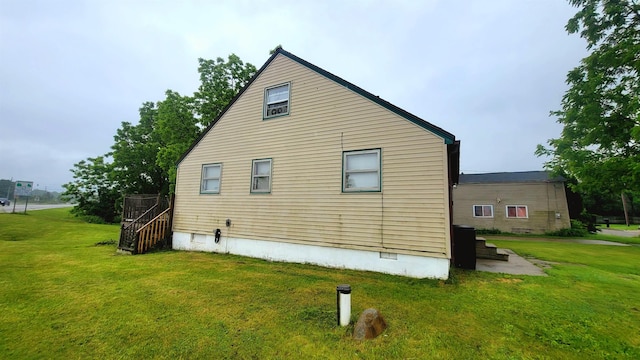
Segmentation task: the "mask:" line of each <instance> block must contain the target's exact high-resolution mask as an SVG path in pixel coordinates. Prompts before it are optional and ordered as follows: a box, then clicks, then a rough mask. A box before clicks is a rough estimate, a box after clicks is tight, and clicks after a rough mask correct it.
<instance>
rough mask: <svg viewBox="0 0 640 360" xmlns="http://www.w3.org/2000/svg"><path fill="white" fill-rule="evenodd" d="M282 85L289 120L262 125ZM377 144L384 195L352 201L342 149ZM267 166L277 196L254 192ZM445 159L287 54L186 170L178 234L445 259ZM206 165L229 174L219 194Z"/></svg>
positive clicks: (439, 147)
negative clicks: (207, 186) (255, 164)
mask: <svg viewBox="0 0 640 360" xmlns="http://www.w3.org/2000/svg"><path fill="white" fill-rule="evenodd" d="M283 82H290V83H291V87H290V104H289V115H286V116H280V117H276V118H270V119H266V120H263V116H262V111H263V99H264V89H265V88H266V87H269V86H272V85H275V84H280V83H283ZM378 148H379V149H381V159H382V167H381V171H382V181H381V186H382V191H381V192H367V193H342V154H343V151H351V150H364V149H378ZM264 158H270V159H272V183H271V193H270V194H251V193H250V185H251V162H252V160H254V159H264ZM446 161H447V159H446V145H444V141H443V139H442V138H440V137H437V136H435V135H434V134H432V133H430V132H428V131H426V130H424V129H422V128H420V127H418V126H416V125H414V124H412V123H411V122H409V121H407V120H406V119H403V118H401V117H399V116H397V115H395V114H393V113H392V112H390V111H388V110H386V109H384V108H383V107H381V106H379V105H377V104H375V103H373V102H371V101H369V100H367V99H365V98H363V97H361V96H360V95H358V94H356V93H354V92H352V91H350V90H348V89H345V88H344V87H342V86H340V85H339V84H337V83H335V82H333V81H331V80H329V79H326V78H324V77H323V76H321V75H319V74H317V73H315V72H313V71H311V70H309V69H307V68H305V67H303V66H301V65H299V64H297V63H295V62H293V61H291V60H289V59H288V58H286V57H283V56H279V57H277V58H276V59H274V61H273V62H272V63H271V65H270V66H269V67H268V68H267V69H265V70H264V71H263V73H262V74H261V75H260V76H259V77H258V78H257V79H256V80H255V81H254V82H253V84H252V85H251V87H250V88H248V89H247V90H246V91H245V92H244V93H243V95H242V96H241V97H240V98H239V99H238V100H237V101H236V102H235V104H234V105H233V106H232V107H231V108H230V109H229V111H228V112H227V113H226V114H225V115H224V116H223V117H222V118H221V119H220V120H219V121H218V123H217V124H216V125H215V126H214V127H213V128H212V129H211V131H209V133H208V134H207V135H206V136H205V137H204V138H203V139H202V140H201V141H200V142H199V143H198V145H197V146H196V147H195V148H194V149H193V150H192V151H191V152H190V153H189V155H187V156H186V157H185V158H184V159H183V161H182V162H181V163H180V165H179V171H178V182H177V186H176V201H175V213H174V214H175V215H174V230H175V231H183V232H191V233H203V234H211V233H213V232H214V231H215V229H216V228H220V229H221V230H222V234H223V236H225V237H235V238H247V239H258V240H274V241H284V242H293V243H302V244H314V245H322V246H335V247H344V248H355V249H367V250H374V251H391V252H398V253H410V254H425V253H426V254H427V255H428V256H435V257H445V258H446V257H448V256H449V250H448V246H449V244H448V242H449V223H448V221H449V220H448V191H447V185H446V184H447V166H446ZM207 163H220V164H222V166H223V168H224V171H223V174H222V179H221V187H220V194H219V195H216V196H215V197H212V196H206V195H200V194H199V189H200V179H201V173H200V172H201V167H202V164H207ZM226 219H231V223H232V225H231V227H230V228H226V227H225V220H226Z"/></svg>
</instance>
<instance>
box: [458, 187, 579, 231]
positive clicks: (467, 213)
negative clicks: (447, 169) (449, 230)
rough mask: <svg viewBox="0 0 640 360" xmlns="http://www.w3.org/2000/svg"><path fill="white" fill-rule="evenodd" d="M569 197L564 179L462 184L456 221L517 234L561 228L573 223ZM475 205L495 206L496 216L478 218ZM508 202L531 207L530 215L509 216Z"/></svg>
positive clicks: (528, 210)
mask: <svg viewBox="0 0 640 360" xmlns="http://www.w3.org/2000/svg"><path fill="white" fill-rule="evenodd" d="M566 199H567V197H566V193H565V190H564V185H563V183H561V182H548V183H547V182H523V183H501V184H459V185H458V186H457V188H455V189H454V190H453V223H454V224H458V225H470V226H473V227H475V228H477V229H494V228H495V229H499V230H501V231H506V232H513V233H544V232H547V231H554V230H559V229H562V228H567V227H569V226H570V221H569V209H568V206H567V200H566ZM498 200H499V201H498ZM473 205H493V218H489V217H474V216H473ZM507 205H525V206H527V212H528V218H507V215H506V211H507V210H506V206H507ZM556 213H559V214H560V218H556Z"/></svg>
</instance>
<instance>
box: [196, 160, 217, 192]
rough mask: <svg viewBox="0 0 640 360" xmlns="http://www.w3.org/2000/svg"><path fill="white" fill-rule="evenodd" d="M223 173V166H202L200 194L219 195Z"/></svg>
mask: <svg viewBox="0 0 640 360" xmlns="http://www.w3.org/2000/svg"><path fill="white" fill-rule="evenodd" d="M221 173H222V164H208V165H202V182H201V184H200V192H201V193H203V194H219V193H220V175H221Z"/></svg>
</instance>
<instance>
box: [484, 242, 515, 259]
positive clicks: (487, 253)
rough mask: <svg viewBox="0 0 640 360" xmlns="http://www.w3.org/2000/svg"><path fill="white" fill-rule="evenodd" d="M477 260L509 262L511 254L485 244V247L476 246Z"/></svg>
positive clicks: (492, 245)
mask: <svg viewBox="0 0 640 360" xmlns="http://www.w3.org/2000/svg"><path fill="white" fill-rule="evenodd" d="M476 258H478V259H491V260H502V261H509V254H508V253H507V252H506V251H504V250H502V249H498V247H497V246H495V245H494V244H491V243H486V242H485V243H484V246H483V247H477V246H476Z"/></svg>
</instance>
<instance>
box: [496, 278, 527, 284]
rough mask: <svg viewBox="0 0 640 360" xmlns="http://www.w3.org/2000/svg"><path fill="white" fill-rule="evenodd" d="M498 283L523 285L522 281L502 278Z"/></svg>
mask: <svg viewBox="0 0 640 360" xmlns="http://www.w3.org/2000/svg"><path fill="white" fill-rule="evenodd" d="M498 282H501V283H507V284H517V283H521V282H522V279H505V278H500V279H498Z"/></svg>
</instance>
